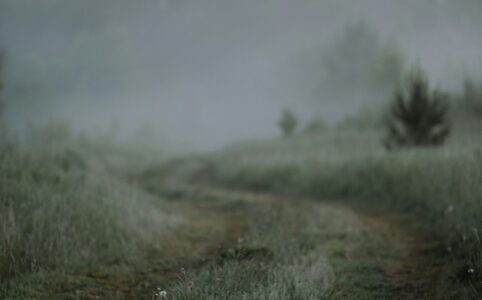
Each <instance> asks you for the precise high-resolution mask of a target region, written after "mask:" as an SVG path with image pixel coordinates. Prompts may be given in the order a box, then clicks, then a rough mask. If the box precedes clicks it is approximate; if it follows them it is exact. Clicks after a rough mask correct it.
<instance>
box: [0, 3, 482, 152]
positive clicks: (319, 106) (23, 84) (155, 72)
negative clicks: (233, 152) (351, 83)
mask: <svg viewBox="0 0 482 300" xmlns="http://www.w3.org/2000/svg"><path fill="white" fill-rule="evenodd" d="M481 16H482V1H479V0H459V1H450V0H426V1H420V0H408V1H397V0H391V1H388V0H351V1H349V0H297V1H289V0H265V1H259V0H170V1H169V0H137V1H132V0H103V1H101V0H78V1H66V0H0V48H4V49H6V50H7V69H6V74H5V77H6V80H5V81H6V90H5V98H6V99H7V101H8V102H7V109H8V118H9V121H10V123H11V124H12V126H13V127H15V128H20V129H21V128H23V127H25V126H26V125H28V124H29V123H36V122H43V121H46V120H48V119H51V118H58V117H66V118H68V119H69V120H71V121H72V123H73V124H74V125H75V126H76V127H78V128H80V129H82V130H86V131H96V130H99V129H100V128H106V127H108V126H110V125H109V124H111V123H113V122H118V123H119V124H120V127H121V130H124V131H125V132H128V131H135V130H137V129H138V128H141V127H143V126H145V125H146V124H151V125H150V126H153V127H155V128H156V130H158V131H159V132H160V134H161V135H163V136H167V137H169V139H171V140H174V141H182V142H188V143H193V144H199V145H202V146H207V145H221V144H225V143H228V142H232V141H234V140H237V139H242V138H251V137H262V136H271V135H274V134H276V133H277V131H276V125H275V122H276V119H277V118H278V116H279V114H280V111H281V110H282V109H283V108H284V107H289V108H291V109H292V110H293V111H295V113H297V114H298V115H300V116H301V117H302V118H303V119H308V118H310V117H313V116H314V115H315V114H321V115H322V117H323V118H324V119H325V120H327V121H331V122H333V121H336V120H339V119H340V118H342V117H343V116H345V115H346V114H347V113H351V112H353V111H355V110H356V109H357V108H358V107H359V106H360V105H361V104H363V103H365V102H367V101H368V102H370V101H371V99H366V98H370V97H369V96H367V95H364V96H360V99H357V98H356V97H355V96H354V97H344V96H340V95H343V94H340V93H328V92H327V91H328V90H336V89H338V90H343V89H347V90H350V87H346V86H345V85H346V84H345V83H343V84H340V87H334V86H333V85H336V83H333V82H331V83H330V84H329V86H327V85H328V84H327V83H326V82H330V81H327V79H326V78H329V76H330V75H329V74H326V70H325V66H326V65H325V62H324V58H325V57H326V55H327V53H328V54H329V52H330V51H332V50H331V49H333V44H334V43H335V44H336V42H337V41H338V40H339V39H340V36H342V35H343V32H344V30H346V28H347V26H349V24H358V23H357V22H361V23H363V24H366V25H367V26H368V27H369V28H370V30H373V32H374V34H375V35H376V39H377V42H378V43H379V46H380V47H383V45H385V44H387V43H392V44H394V45H397V47H398V48H399V49H398V50H399V52H400V53H401V54H402V55H403V56H404V60H405V61H406V62H407V63H408V64H410V63H420V64H421V65H422V66H423V67H424V68H425V69H426V70H427V71H428V73H429V74H430V76H431V77H432V78H433V79H434V81H435V82H436V83H437V84H438V85H441V86H444V87H447V88H456V87H457V85H458V84H460V82H461V80H462V78H461V77H463V76H465V75H469V74H470V75H472V74H474V75H480V74H481V69H482V34H481V33H480V29H481V28H482V18H480V17H481ZM361 23H360V24H361ZM360 56H361V55H360ZM342 59H343V58H342ZM364 60H365V58H364V57H357V58H356V60H354V61H355V62H357V61H360V62H363V61H364ZM305 69H306V71H305ZM348 73H349V72H348ZM354 74H355V73H354ZM357 76H358V75H357ZM324 82H325V85H323V84H324ZM320 87H323V88H320ZM324 91H326V92H324ZM352 94H354V95H357V94H359V93H358V91H357V90H355V89H353V93H352ZM334 95H337V96H334Z"/></svg>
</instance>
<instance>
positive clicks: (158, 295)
mask: <svg viewBox="0 0 482 300" xmlns="http://www.w3.org/2000/svg"><path fill="white" fill-rule="evenodd" d="M153 299H155V300H158V299H167V292H166V291H164V290H162V289H161V288H157V291H155V292H154V297H153Z"/></svg>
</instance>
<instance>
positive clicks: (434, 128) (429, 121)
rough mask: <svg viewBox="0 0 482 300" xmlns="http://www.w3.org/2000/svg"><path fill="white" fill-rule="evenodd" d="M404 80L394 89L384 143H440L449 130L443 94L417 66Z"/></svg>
mask: <svg viewBox="0 0 482 300" xmlns="http://www.w3.org/2000/svg"><path fill="white" fill-rule="evenodd" d="M405 84H406V85H405V86H402V87H399V88H398V89H397V90H396V91H395V93H394V100H393V104H392V107H391V110H390V116H389V119H388V122H387V136H386V138H385V139H384V141H383V142H384V145H385V147H386V148H387V149H393V148H401V147H414V146H437V145H441V144H442V143H443V142H444V141H445V139H446V138H447V136H448V135H449V133H450V124H449V122H448V120H447V112H448V104H447V100H446V97H445V95H443V94H442V93H441V92H439V91H437V90H431V89H430V86H429V83H428V80H427V78H426V76H425V75H424V73H423V72H422V71H421V70H420V69H417V70H414V71H413V72H412V73H411V74H410V76H409V77H408V80H407V81H406V83H405Z"/></svg>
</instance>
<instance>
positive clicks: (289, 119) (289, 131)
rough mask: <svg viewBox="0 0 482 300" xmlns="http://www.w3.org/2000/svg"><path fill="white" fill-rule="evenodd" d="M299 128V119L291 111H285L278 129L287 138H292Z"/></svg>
mask: <svg viewBox="0 0 482 300" xmlns="http://www.w3.org/2000/svg"><path fill="white" fill-rule="evenodd" d="M297 126H298V118H297V117H296V116H295V115H294V114H293V112H292V111H290V110H289V109H284V110H283V114H282V116H281V119H280V120H279V121H278V127H279V128H280V129H281V131H282V132H283V135H284V136H285V137H289V136H292V135H293V133H294V132H295V130H296V127H297Z"/></svg>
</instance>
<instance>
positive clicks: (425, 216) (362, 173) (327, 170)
mask: <svg viewBox="0 0 482 300" xmlns="http://www.w3.org/2000/svg"><path fill="white" fill-rule="evenodd" d="M290 147H291V146H288V145H285V147H284V148H283V149H280V150H279V151H281V152H287V151H288V149H289V148H290ZM294 147H295V148H296V146H294ZM351 149H352V150H351V151H352V153H355V154H356V155H354V157H353V158H350V157H349V156H339V157H338V159H334V160H333V159H330V158H327V159H326V158H325V159H324V158H323V156H320V157H319V158H318V159H313V157H308V158H306V157H305V158H303V157H301V158H299V157H298V158H297V159H291V160H288V161H285V162H283V161H280V160H276V159H273V160H270V159H268V158H267V156H266V155H267V154H266V153H272V154H271V155H272V157H276V152H277V149H276V148H271V151H269V150H268V149H267V148H266V150H267V152H265V153H264V159H262V160H261V161H260V162H259V161H256V160H251V161H247V160H241V161H240V160H236V159H233V156H231V159H230V158H229V157H230V156H229V154H228V153H226V154H225V156H224V157H223V159H222V160H220V161H217V162H215V164H217V168H216V170H217V172H215V173H214V175H213V178H212V179H213V180H214V181H215V182H217V183H220V184H223V185H227V186H231V187H235V188H249V189H253V190H257V191H271V192H278V193H290V194H301V195H308V196H311V197H314V198H318V199H335V200H336V201H350V202H357V203H359V204H362V205H365V204H366V205H369V206H383V207H385V208H392V209H397V210H399V211H403V212H408V213H410V214H412V215H413V216H414V217H415V218H418V219H420V220H421V221H423V222H427V223H430V224H432V226H433V227H434V228H436V229H437V230H438V232H439V234H440V235H441V236H442V238H443V241H444V242H445V246H446V248H445V249H441V251H443V252H444V253H445V254H447V257H448V258H452V259H453V261H454V262H456V264H457V266H458V267H457V268H456V270H455V271H454V272H455V274H452V275H453V278H456V280H460V281H462V282H464V284H466V286H467V288H468V289H469V290H477V291H478V293H479V294H478V295H480V293H481V292H482V283H481V278H482V244H481V240H480V232H481V231H482V188H481V182H482V151H481V150H478V149H479V148H478V147H477V146H474V147H472V148H469V149H462V148H460V147H459V148H456V147H447V148H441V149H438V150H433V149H419V150H407V151H400V152H396V153H379V152H378V153H375V154H370V153H369V152H364V153H356V151H357V150H358V149H363V147H357V145H356V144H353V145H352V148H351ZM249 151H250V150H249V149H248V148H245V149H244V150H243V155H245V156H248V153H249ZM323 151H324V150H320V152H323ZM231 153H236V152H231ZM236 155H239V153H236ZM257 155H258V157H263V154H262V153H260V152H259V151H258V152H257ZM293 155H295V156H296V151H295V152H293ZM234 157H236V156H234Z"/></svg>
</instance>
